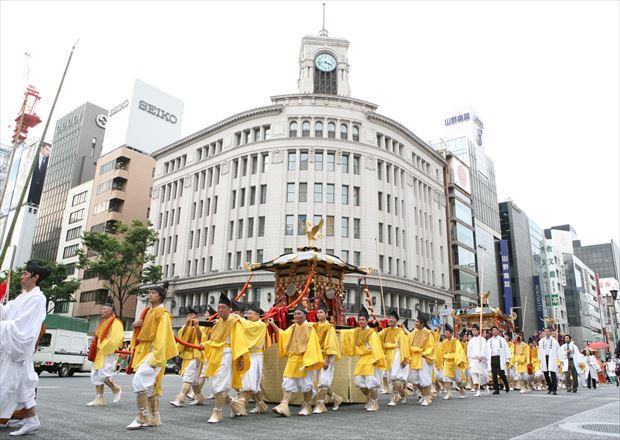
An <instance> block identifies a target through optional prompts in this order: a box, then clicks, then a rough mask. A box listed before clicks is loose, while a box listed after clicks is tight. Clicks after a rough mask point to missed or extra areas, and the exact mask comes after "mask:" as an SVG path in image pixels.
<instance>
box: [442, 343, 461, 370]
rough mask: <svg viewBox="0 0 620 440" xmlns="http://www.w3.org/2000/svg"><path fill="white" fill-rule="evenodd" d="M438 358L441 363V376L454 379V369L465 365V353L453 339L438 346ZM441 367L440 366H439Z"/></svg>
mask: <svg viewBox="0 0 620 440" xmlns="http://www.w3.org/2000/svg"><path fill="white" fill-rule="evenodd" d="M440 347H441V348H440V358H441V360H442V361H443V375H444V377H449V378H452V379H454V377H455V369H456V368H461V367H462V366H463V364H464V363H465V352H464V351H463V346H462V345H461V343H460V342H459V341H458V340H457V339H455V338H451V339H450V340H447V339H444V340H443V341H442V342H441V346H440ZM440 365H441V364H440Z"/></svg>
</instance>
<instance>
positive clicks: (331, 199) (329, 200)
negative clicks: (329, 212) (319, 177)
mask: <svg viewBox="0 0 620 440" xmlns="http://www.w3.org/2000/svg"><path fill="white" fill-rule="evenodd" d="M334 190H335V185H334V184H333V183H328V184H327V195H326V201H327V203H334Z"/></svg>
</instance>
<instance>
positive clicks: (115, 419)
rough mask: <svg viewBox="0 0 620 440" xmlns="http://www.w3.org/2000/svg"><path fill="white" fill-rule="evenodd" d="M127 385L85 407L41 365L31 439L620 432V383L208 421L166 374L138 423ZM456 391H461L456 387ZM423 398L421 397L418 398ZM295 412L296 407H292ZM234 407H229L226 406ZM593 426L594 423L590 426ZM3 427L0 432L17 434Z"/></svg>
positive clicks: (79, 378)
mask: <svg viewBox="0 0 620 440" xmlns="http://www.w3.org/2000/svg"><path fill="white" fill-rule="evenodd" d="M115 380H116V381H117V382H118V383H119V384H120V385H121V386H122V387H123V398H122V400H121V402H119V403H117V404H112V403H111V400H112V395H111V393H110V391H109V389H107V388H106V396H105V397H106V400H107V401H108V406H107V407H105V408H93V407H86V406H85V404H86V403H87V402H89V401H90V400H92V399H93V398H94V387H93V386H92V385H91V384H90V378H89V377H88V376H87V375H75V376H74V377H67V378H59V377H57V376H53V375H49V374H47V373H43V374H42V375H41V380H40V382H39V389H38V397H37V411H38V414H39V418H40V420H41V424H42V427H41V429H40V430H39V431H38V432H36V433H35V434H33V436H31V437H30V438H31V439H35V438H39V439H80V440H83V439H97V440H103V439H115V440H117V439H132V440H134V439H135V440H138V439H176V438H183V439H184V440H189V439H205V438H214V439H239V438H247V439H267V438H269V439H283V438H287V439H310V438H313V439H314V438H323V437H329V438H335V439H351V438H369V439H375V438H389V439H399V438H420V439H444V440H445V439H456V438H458V439H461V440H465V439H519V440H537V439H570V440H573V439H588V440H596V439H603V440H604V439H610V438H620V436H618V435H617V434H616V435H613V434H612V436H610V434H609V433H607V434H606V435H605V433H603V432H596V431H588V430H584V429H582V428H581V426H582V424H586V423H587V424H590V425H596V426H589V428H591V429H599V430H601V429H602V430H605V431H611V432H615V433H618V432H620V431H619V429H620V425H618V423H619V422H620V388H617V387H615V386H612V385H602V386H600V387H599V388H598V389H596V390H588V389H587V388H580V389H579V392H578V393H576V394H573V393H566V391H564V390H560V391H558V395H557V396H552V395H547V394H546V392H544V391H538V392H532V393H530V394H525V395H521V394H519V393H518V392H510V393H508V394H506V393H504V392H502V394H501V395H499V396H497V395H488V396H487V395H483V396H482V397H478V398H475V397H473V394H472V393H467V398H466V399H452V400H447V401H446V400H443V399H440V398H439V399H436V400H435V401H434V402H433V404H432V405H430V406H428V407H421V406H419V405H418V404H417V402H415V403H414V402H413V400H411V399H410V402H409V403H407V404H405V405H399V406H397V407H388V406H387V402H388V397H387V396H385V395H384V396H382V397H381V400H380V403H381V410H380V411H379V412H378V413H369V412H366V411H364V409H363V405H361V404H353V405H342V406H341V407H340V409H339V410H338V411H337V412H334V411H331V410H330V411H329V413H328V414H322V415H313V416H310V417H298V416H296V415H293V416H291V417H290V418H282V417H276V416H275V415H273V414H272V413H271V412H269V413H267V414H260V415H248V416H247V417H242V418H236V419H229V418H225V419H224V421H223V422H222V423H220V424H217V425H210V424H207V423H206V422H207V419H208V418H209V416H210V414H211V409H212V407H213V401H208V404H207V405H206V406H198V407H194V406H186V407H184V408H173V407H172V406H171V405H170V404H169V403H168V402H169V401H170V400H172V399H173V398H174V396H175V395H176V394H177V393H178V392H179V390H180V386H181V379H180V377H178V376H172V375H166V376H165V378H164V383H163V393H164V395H163V397H162V400H161V418H162V422H163V425H162V426H160V427H158V428H148V429H142V430H139V431H128V430H126V429H125V426H126V425H127V424H129V423H130V422H131V421H132V420H133V418H134V415H135V410H136V407H135V398H134V395H133V393H132V392H131V376H126V375H119V376H116V379H115ZM454 394H457V393H454ZM414 400H417V399H414ZM292 410H293V411H292V413H293V414H296V413H297V411H298V408H297V407H292ZM224 414H225V415H228V410H227V409H225V410H224ZM586 428H588V427H586ZM8 432H9V431H8V430H6V429H3V430H0V440H2V439H9V438H15V437H10V436H9V435H8Z"/></svg>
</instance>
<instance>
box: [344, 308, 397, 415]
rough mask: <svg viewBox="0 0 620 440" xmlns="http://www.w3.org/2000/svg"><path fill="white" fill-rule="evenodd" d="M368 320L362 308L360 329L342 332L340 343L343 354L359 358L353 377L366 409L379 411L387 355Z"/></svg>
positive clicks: (359, 315) (359, 322)
mask: <svg viewBox="0 0 620 440" xmlns="http://www.w3.org/2000/svg"><path fill="white" fill-rule="evenodd" d="M368 318H369V315H368V310H366V308H365V307H364V306H362V308H361V309H360V311H359V313H358V317H357V321H358V328H356V329H352V330H342V331H341V332H340V342H341V344H342V354H344V355H345V356H359V357H358V359H357V363H356V364H355V369H354V370H353V376H354V381H355V385H356V386H357V387H358V388H359V389H360V391H361V392H362V393H363V394H364V395H365V396H366V405H365V409H366V410H367V411H379V402H378V394H379V388H380V387H381V378H382V377H383V370H385V368H386V364H385V353H384V352H383V348H381V340H380V339H379V334H378V333H377V332H376V331H375V329H374V328H371V327H369V326H368Z"/></svg>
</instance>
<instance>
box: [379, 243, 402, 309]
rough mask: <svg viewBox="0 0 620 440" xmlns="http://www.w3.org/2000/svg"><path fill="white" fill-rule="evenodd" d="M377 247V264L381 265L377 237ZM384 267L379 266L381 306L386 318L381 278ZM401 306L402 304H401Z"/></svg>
mask: <svg viewBox="0 0 620 440" xmlns="http://www.w3.org/2000/svg"><path fill="white" fill-rule="evenodd" d="M375 249H376V250H377V266H381V265H380V264H379V242H378V241H377V239H376V238H375ZM382 270H383V267H379V289H380V290H381V306H382V309H383V317H384V318H385V316H386V315H385V297H384V296H383V279H382V278H381V271H382ZM399 306H400V304H399Z"/></svg>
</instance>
